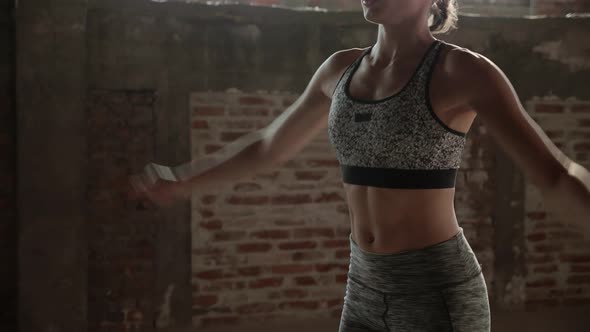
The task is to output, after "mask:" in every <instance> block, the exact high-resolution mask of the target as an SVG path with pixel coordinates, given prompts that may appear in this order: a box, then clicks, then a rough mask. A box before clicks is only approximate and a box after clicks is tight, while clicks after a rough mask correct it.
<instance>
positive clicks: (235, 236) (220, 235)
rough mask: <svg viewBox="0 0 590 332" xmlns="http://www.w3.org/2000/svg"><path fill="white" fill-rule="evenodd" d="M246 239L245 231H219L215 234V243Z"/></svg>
mask: <svg viewBox="0 0 590 332" xmlns="http://www.w3.org/2000/svg"><path fill="white" fill-rule="evenodd" d="M244 237H246V232H245V231H218V232H213V241H219V242H221V241H236V240H240V239H243V238H244Z"/></svg>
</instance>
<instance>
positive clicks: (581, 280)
mask: <svg viewBox="0 0 590 332" xmlns="http://www.w3.org/2000/svg"><path fill="white" fill-rule="evenodd" d="M567 283H568V284H570V285H579V284H590V275H573V276H569V277H568V278H567Z"/></svg>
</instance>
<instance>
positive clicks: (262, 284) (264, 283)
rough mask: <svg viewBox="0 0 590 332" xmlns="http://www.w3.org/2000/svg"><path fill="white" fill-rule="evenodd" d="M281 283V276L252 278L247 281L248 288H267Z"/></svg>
mask: <svg viewBox="0 0 590 332" xmlns="http://www.w3.org/2000/svg"><path fill="white" fill-rule="evenodd" d="M282 284H283V277H270V278H263V279H257V280H252V281H250V282H249V283H248V288H269V287H279V286H281V285H282Z"/></svg>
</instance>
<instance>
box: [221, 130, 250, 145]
mask: <svg viewBox="0 0 590 332" xmlns="http://www.w3.org/2000/svg"><path fill="white" fill-rule="evenodd" d="M248 133H249V132H226V131H225V132H221V136H220V140H221V141H222V142H233V141H235V140H237V139H238V138H240V137H242V136H244V135H246V134H248Z"/></svg>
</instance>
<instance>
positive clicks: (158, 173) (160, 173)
mask: <svg viewBox="0 0 590 332" xmlns="http://www.w3.org/2000/svg"><path fill="white" fill-rule="evenodd" d="M144 170H145V173H146V175H147V176H148V177H149V179H150V181H153V182H156V181H157V180H166V181H173V182H174V181H178V177H177V176H176V175H175V174H174V171H173V170H172V168H170V167H168V166H164V165H159V164H156V163H149V164H147V165H146V166H145V168H144Z"/></svg>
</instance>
